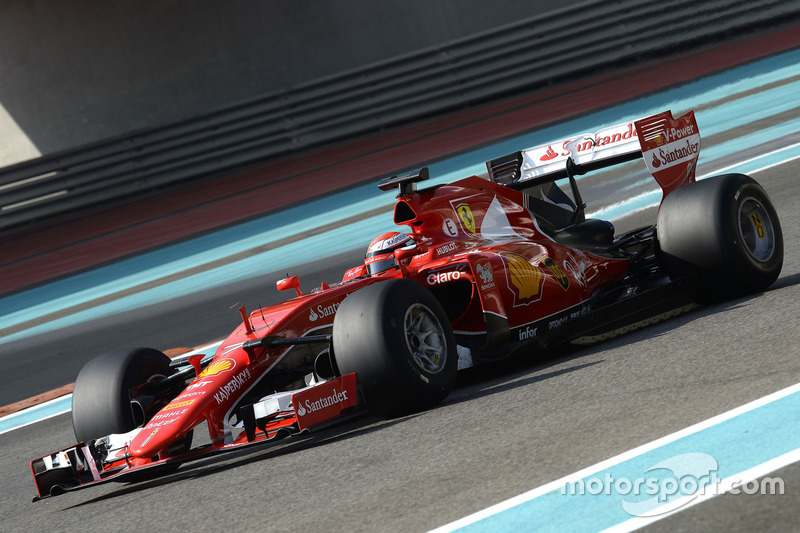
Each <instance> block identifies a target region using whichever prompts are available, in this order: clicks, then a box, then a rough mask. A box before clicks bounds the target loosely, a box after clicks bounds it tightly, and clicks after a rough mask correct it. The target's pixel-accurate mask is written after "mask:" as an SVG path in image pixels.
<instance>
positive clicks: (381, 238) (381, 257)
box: [364, 231, 417, 276]
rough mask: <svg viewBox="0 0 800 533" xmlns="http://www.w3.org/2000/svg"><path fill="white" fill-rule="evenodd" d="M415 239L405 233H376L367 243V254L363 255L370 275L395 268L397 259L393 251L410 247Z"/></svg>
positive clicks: (413, 244)
mask: <svg viewBox="0 0 800 533" xmlns="http://www.w3.org/2000/svg"><path fill="white" fill-rule="evenodd" d="M416 245H417V241H416V240H415V239H414V238H413V237H412V236H411V235H406V234H405V233H399V232H397V231H390V232H389V233H383V234H381V235H378V236H377V237H375V238H374V239H372V242H371V243H369V248H367V254H366V256H365V257H364V264H365V265H366V266H367V272H368V273H369V275H370V276H375V275H376V274H380V273H381V272H386V271H387V270H390V269H392V268H397V259H395V257H394V251H395V250H399V249H400V248H410V247H412V246H416Z"/></svg>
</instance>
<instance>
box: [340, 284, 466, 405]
mask: <svg viewBox="0 0 800 533" xmlns="http://www.w3.org/2000/svg"><path fill="white" fill-rule="evenodd" d="M332 335H333V349H334V357H335V360H336V365H337V368H338V369H339V372H340V373H341V374H343V375H344V374H349V373H351V372H356V374H357V382H358V387H359V391H360V393H361V394H362V397H363V398H364V400H365V402H366V406H367V409H368V410H369V411H370V413H372V414H374V415H377V416H380V417H383V418H390V417H395V416H401V415H404V414H408V413H412V412H416V411H420V410H423V409H429V408H431V407H434V406H435V405H438V404H439V403H441V401H442V400H444V398H445V397H447V395H448V394H450V391H452V389H453V386H454V385H455V379H456V371H457V367H458V356H457V354H456V344H455V339H454V337H453V331H452V329H451V327H450V322H449V321H448V319H447V315H446V314H445V312H444V310H443V309H442V306H441V305H440V304H439V302H438V301H437V300H436V298H434V297H433V295H432V294H431V293H430V292H429V291H428V290H426V289H425V288H424V287H423V286H422V285H420V284H419V283H417V282H414V281H411V280H407V279H395V280H390V281H384V282H378V283H375V284H374V285H370V286H369V287H365V288H363V289H361V290H359V291H357V292H354V293H352V294H350V295H349V296H348V297H347V298H345V300H344V301H343V302H342V304H341V306H339V309H338V310H337V311H336V318H335V319H334V321H333V332H332Z"/></svg>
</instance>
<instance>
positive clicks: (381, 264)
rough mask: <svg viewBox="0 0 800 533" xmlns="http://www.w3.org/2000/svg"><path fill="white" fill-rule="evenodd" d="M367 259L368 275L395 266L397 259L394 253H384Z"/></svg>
mask: <svg viewBox="0 0 800 533" xmlns="http://www.w3.org/2000/svg"><path fill="white" fill-rule="evenodd" d="M367 261H368V262H367V264H366V265H367V272H369V275H370V276H374V275H375V274H380V273H381V272H385V271H387V270H389V269H392V268H395V267H397V260H396V259H395V258H394V254H385V255H382V256H380V257H376V258H375V260H374V261H371V262H369V259H368V260H367Z"/></svg>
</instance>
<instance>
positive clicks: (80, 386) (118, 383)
mask: <svg viewBox="0 0 800 533" xmlns="http://www.w3.org/2000/svg"><path fill="white" fill-rule="evenodd" d="M169 365H170V359H169V357H167V356H166V355H164V354H163V353H161V352H159V351H158V350H154V349H152V348H135V349H133V350H120V351H116V352H109V353H106V354H103V355H100V356H98V357H95V358H94V359H92V360H91V361H89V362H88V363H86V365H85V366H84V367H83V368H82V369H81V371H80V373H79V374H78V379H76V380H75V388H74V390H73V393H72V429H73V431H74V432H75V437H76V438H77V439H78V441H90V440H93V439H98V438H100V437H104V436H106V435H110V434H112V433H127V432H129V431H132V430H133V429H136V427H137V424H136V421H135V416H134V411H133V409H132V406H131V399H132V397H131V389H133V388H135V387H138V386H140V385H143V384H145V383H147V382H148V381H149V380H150V379H152V378H154V377H158V376H168V375H170V374H172V372H173V370H172V369H171V368H170V366H169Z"/></svg>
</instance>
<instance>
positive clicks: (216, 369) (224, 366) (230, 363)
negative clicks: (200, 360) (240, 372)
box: [197, 359, 236, 379]
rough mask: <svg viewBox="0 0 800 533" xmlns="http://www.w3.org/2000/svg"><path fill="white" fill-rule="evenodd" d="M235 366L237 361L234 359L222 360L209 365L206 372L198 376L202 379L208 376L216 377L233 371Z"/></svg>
mask: <svg viewBox="0 0 800 533" xmlns="http://www.w3.org/2000/svg"><path fill="white" fill-rule="evenodd" d="M235 366H236V361H234V360H233V359H220V360H219V361H214V362H212V363H211V364H210V365H208V366H207V367H206V369H205V370H203V371H202V372H200V375H199V376H197V378H198V379H200V378H205V377H208V376H216V375H217V374H221V373H223V372H227V371H228V370H231V369H232V368H233V367H235Z"/></svg>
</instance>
